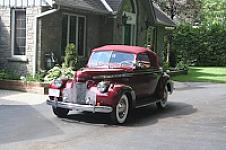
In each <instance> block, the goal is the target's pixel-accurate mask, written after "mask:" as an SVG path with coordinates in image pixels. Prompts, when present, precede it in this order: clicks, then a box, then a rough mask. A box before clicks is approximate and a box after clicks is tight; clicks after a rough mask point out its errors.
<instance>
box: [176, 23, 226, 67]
mask: <svg viewBox="0 0 226 150" xmlns="http://www.w3.org/2000/svg"><path fill="white" fill-rule="evenodd" d="M225 33H226V26H225V25H212V26H208V27H206V26H200V27H196V28H194V27H192V26H191V25H181V26H179V27H178V28H177V29H176V30H175V31H174V39H173V46H172V48H173V51H175V52H176V59H177V62H180V61H183V62H185V63H191V64H195V65H197V66H225V65H226V34H225Z"/></svg>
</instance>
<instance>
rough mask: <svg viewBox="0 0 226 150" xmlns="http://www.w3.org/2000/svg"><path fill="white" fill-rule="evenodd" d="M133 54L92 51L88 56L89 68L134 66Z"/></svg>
mask: <svg viewBox="0 0 226 150" xmlns="http://www.w3.org/2000/svg"><path fill="white" fill-rule="evenodd" d="M134 61H135V54H133V53H125V52H118V51H98V52H93V53H92V54H91V56H90V58H89V62H88V65H87V66H88V67H89V68H124V67H126V68H128V67H129V68H130V67H134Z"/></svg>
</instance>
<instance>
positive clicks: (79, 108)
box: [46, 100, 113, 113]
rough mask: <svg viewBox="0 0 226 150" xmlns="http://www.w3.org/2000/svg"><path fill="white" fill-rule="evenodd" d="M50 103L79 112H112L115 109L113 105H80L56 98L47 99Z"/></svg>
mask: <svg viewBox="0 0 226 150" xmlns="http://www.w3.org/2000/svg"><path fill="white" fill-rule="evenodd" d="M46 103H47V104H48V105H52V106H53V107H61V108H66V109H70V110H76V111H79V112H93V113H96V112H99V113H111V112H112V111H113V109H112V107H109V106H92V105H79V104H73V103H65V102H59V101H54V100H46Z"/></svg>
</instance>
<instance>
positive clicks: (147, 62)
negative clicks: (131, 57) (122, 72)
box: [136, 53, 153, 70]
mask: <svg viewBox="0 0 226 150" xmlns="http://www.w3.org/2000/svg"><path fill="white" fill-rule="evenodd" d="M140 55H144V56H147V58H148V61H144V60H138V57H139V56H140ZM136 61H137V62H142V63H143V64H144V65H149V67H144V68H142V70H149V69H151V68H153V65H152V61H151V59H150V57H149V55H148V53H140V54H138V55H137V58H136Z"/></svg>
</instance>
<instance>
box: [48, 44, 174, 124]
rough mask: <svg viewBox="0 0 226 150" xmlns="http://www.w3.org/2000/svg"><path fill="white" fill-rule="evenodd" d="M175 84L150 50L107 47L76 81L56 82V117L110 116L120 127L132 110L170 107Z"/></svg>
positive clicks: (96, 52) (52, 98) (52, 86)
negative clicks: (79, 114) (71, 114)
mask: <svg viewBox="0 0 226 150" xmlns="http://www.w3.org/2000/svg"><path fill="white" fill-rule="evenodd" d="M173 89H174V88H173V82H172V81H171V80H170V77H169V75H168V74H167V73H165V72H164V71H163V69H162V68H161V67H160V66H159V60H158V57H157V55H156V54H155V53H154V52H153V51H151V50H150V49H148V48H144V47H138V46H125V45H107V46H103V47H99V48H95V49H93V50H92V52H91V55H90V58H89V61H88V64H87V65H86V67H85V68H81V69H80V70H78V71H76V73H75V75H74V78H73V79H65V78H64V79H61V78H59V79H55V80H54V81H53V82H52V83H51V84H50V85H49V99H48V100H47V104H49V105H52V109H53V113H54V114H55V115H56V116H58V117H67V115H68V113H69V111H71V110H77V111H80V112H93V113H109V117H111V120H112V121H113V122H114V123H116V124H123V123H125V122H126V121H127V119H128V116H129V113H130V112H131V110H133V109H135V108H139V107H144V106H148V105H151V104H156V106H157V107H158V108H159V109H164V108H165V107H166V105H167V98H168V94H171V93H172V92H173Z"/></svg>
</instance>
